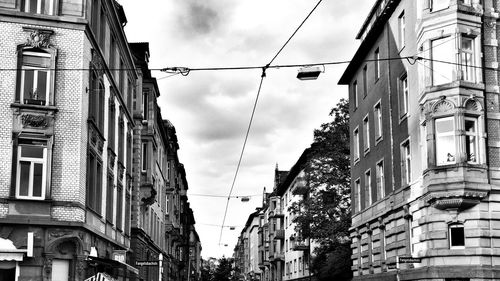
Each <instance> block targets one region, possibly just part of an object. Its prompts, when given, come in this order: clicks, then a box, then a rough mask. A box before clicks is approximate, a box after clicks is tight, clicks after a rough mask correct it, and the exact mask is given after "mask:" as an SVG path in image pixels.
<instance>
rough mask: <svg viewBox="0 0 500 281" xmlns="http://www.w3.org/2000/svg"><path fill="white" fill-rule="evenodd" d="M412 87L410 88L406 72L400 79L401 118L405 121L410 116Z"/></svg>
mask: <svg viewBox="0 0 500 281" xmlns="http://www.w3.org/2000/svg"><path fill="white" fill-rule="evenodd" d="M409 97H410V87H409V86H408V74H407V73H406V72H405V73H403V75H401V76H400V77H399V118H400V120H403V119H405V118H406V117H408V116H409V115H410V104H409Z"/></svg>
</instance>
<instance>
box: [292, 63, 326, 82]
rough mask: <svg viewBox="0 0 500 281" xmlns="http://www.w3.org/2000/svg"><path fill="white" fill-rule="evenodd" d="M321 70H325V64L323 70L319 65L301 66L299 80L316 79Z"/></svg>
mask: <svg viewBox="0 0 500 281" xmlns="http://www.w3.org/2000/svg"><path fill="white" fill-rule="evenodd" d="M321 72H325V66H323V70H322V69H321V68H320V67H319V66H317V65H316V66H304V67H301V68H299V73H297V79H299V80H316V79H318V76H319V74H320V73H321Z"/></svg>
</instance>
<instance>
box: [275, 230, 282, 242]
mask: <svg viewBox="0 0 500 281" xmlns="http://www.w3.org/2000/svg"><path fill="white" fill-rule="evenodd" d="M283 239H285V230H284V229H278V230H276V232H275V233H274V240H283Z"/></svg>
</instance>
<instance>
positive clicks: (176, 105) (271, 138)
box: [120, 0, 374, 257]
mask: <svg viewBox="0 0 500 281" xmlns="http://www.w3.org/2000/svg"><path fill="white" fill-rule="evenodd" d="M373 2H374V1H373V0H359V1H356V3H355V4H353V2H352V1H323V3H321V4H320V6H319V7H318V8H317V10H316V11H315V12H314V14H313V15H312V16H311V17H310V19H309V20H308V21H307V22H306V24H305V25H304V26H303V27H302V29H301V30H300V31H299V32H298V33H297V35H296V36H295V37H294V38H293V39H292V41H291V42H290V43H289V44H288V45H287V47H286V48H285V49H284V50H283V52H282V53H281V54H280V56H279V57H278V58H277V59H276V61H275V63H276V64H285V63H287V64H288V63H290V64H296V63H312V62H324V61H338V60H348V59H350V58H351V56H352V55H353V54H354V52H355V48H356V47H357V46H358V43H357V42H356V41H355V38H354V37H355V35H356V33H357V31H358V29H359V28H360V27H361V24H362V21H363V20H364V17H365V16H366V15H367V13H368V11H369V9H370V8H371V6H372V4H373ZM120 3H122V4H123V5H124V8H125V12H126V14H127V17H128V20H129V22H128V24H127V26H126V27H125V30H126V33H127V36H128V38H129V40H130V41H131V42H138V41H147V42H150V50H151V63H150V67H151V68H162V67H167V66H187V67H191V68H196V67H212V66H263V65H265V64H266V63H268V62H269V60H270V59H271V58H272V57H273V56H274V55H275V54H276V52H277V51H278V49H279V48H280V47H281V46H282V44H283V43H284V42H285V41H286V40H287V39H288V37H289V36H290V35H291V33H292V32H293V31H294V30H295V29H296V28H297V26H298V25H299V24H300V22H301V21H302V20H303V19H304V17H305V16H306V15H307V13H308V12H309V11H310V10H311V9H312V7H313V6H314V4H315V3H316V2H315V1H314V2H312V1H309V0H273V1H269V0H238V1H234V0H171V1H165V0H143V1H136V0H121V1H120ZM345 67H346V65H339V66H327V67H326V72H325V73H323V74H321V75H320V78H319V79H318V80H317V81H311V82H304V81H299V80H297V79H295V75H296V71H297V70H296V69H284V68H283V69H269V70H267V77H266V78H265V79H264V83H263V85H262V92H261V96H260V99H259V103H258V105H257V110H256V113H255V119H254V123H253V126H252V129H251V134H250V136H249V139H248V143H247V149H246V151H245V155H244V157H243V161H242V166H241V169H240V172H239V176H238V178H237V181H236V184H235V187H234V194H258V193H261V192H262V189H263V187H264V186H266V187H267V190H268V191H269V190H270V189H272V185H273V175H274V167H275V164H276V163H279V165H280V168H281V169H289V168H290V167H291V166H292V165H293V164H294V163H295V161H296V160H297V158H298V157H299V156H300V154H301V153H302V151H303V150H304V149H305V148H306V147H307V146H308V145H309V144H310V142H311V141H312V136H313V130H314V129H315V128H318V127H319V126H320V124H321V123H322V122H325V121H326V120H327V119H328V113H329V111H330V109H331V108H332V107H333V106H334V105H335V104H336V103H337V101H338V99H339V98H341V97H346V89H345V88H344V87H340V86H337V82H338V80H339V78H340V75H341V74H342V72H343V71H344V69H345ZM153 74H154V75H156V76H157V77H158V78H160V77H164V76H166V74H164V73H159V72H154V73H153ZM260 75H261V71H260V70H259V69H257V70H252V71H219V72H202V71H200V72H195V71H193V72H191V73H190V74H189V75H188V76H187V77H183V76H181V75H177V76H174V77H171V78H166V79H162V80H159V86H160V91H161V97H160V106H161V108H162V114H163V117H164V118H167V119H169V120H170V121H172V123H173V124H174V125H175V126H176V129H177V134H178V138H179V142H180V146H181V150H180V151H179V154H180V160H181V161H182V162H183V163H184V164H185V167H186V171H187V178H188V181H189V187H190V189H189V192H188V194H189V193H202V194H207V193H209V194H224V195H226V194H227V193H228V192H229V188H230V187H231V183H232V180H233V177H234V173H235V169H236V164H237V161H238V157H239V154H240V151H241V147H242V145H243V140H244V134H245V131H246V129H247V125H248V121H249V118H250V113H251V110H252V107H253V103H254V100H255V95H256V92H257V88H258V86H259V80H260ZM189 200H190V202H191V207H192V208H193V209H194V214H195V218H196V222H197V225H196V228H197V230H198V232H199V234H200V238H201V240H202V246H203V252H202V255H203V256H204V257H208V256H221V255H222V254H224V255H226V256H231V255H232V251H233V248H234V244H235V243H236V240H237V236H238V234H239V232H240V231H241V228H237V229H236V230H233V231H229V230H228V229H224V231H223V237H222V238H223V240H222V241H223V243H225V244H228V245H229V246H228V247H222V248H221V247H219V245H217V243H218V240H219V231H220V228H217V227H214V226H208V225H207V224H215V225H220V224H221V223H222V218H223V214H224V207H225V202H226V199H224V198H222V200H221V199H214V198H206V197H197V196H191V197H190V198H189ZM260 203H261V198H252V200H251V201H250V202H248V203H241V202H240V201H238V200H231V201H230V205H229V213H228V216H227V219H226V224H227V225H243V224H244V223H245V222H246V218H247V216H248V215H249V214H250V213H251V212H253V211H254V209H255V208H256V207H258V206H259V205H260Z"/></svg>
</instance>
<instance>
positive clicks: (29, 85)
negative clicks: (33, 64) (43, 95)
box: [23, 69, 34, 99]
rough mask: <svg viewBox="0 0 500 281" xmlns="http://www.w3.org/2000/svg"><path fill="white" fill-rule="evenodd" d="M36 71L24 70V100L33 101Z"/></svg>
mask: <svg viewBox="0 0 500 281" xmlns="http://www.w3.org/2000/svg"><path fill="white" fill-rule="evenodd" d="M33 77H34V71H33V70H28V69H26V70H24V88H23V98H24V99H31V97H32V95H33V86H34V85H33V83H34V79H33Z"/></svg>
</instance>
